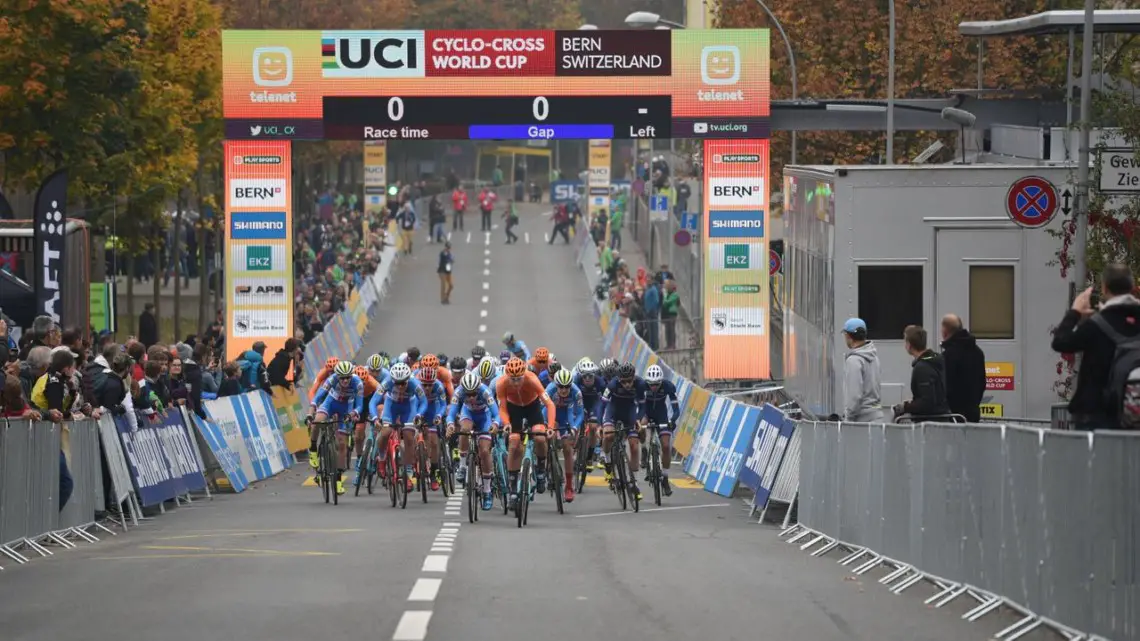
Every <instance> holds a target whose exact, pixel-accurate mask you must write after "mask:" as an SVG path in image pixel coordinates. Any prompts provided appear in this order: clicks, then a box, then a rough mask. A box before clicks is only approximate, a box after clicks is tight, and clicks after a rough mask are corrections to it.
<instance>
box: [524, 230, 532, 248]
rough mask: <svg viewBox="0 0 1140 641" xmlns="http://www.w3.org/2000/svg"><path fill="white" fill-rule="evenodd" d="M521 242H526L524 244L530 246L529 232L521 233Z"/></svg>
mask: <svg viewBox="0 0 1140 641" xmlns="http://www.w3.org/2000/svg"><path fill="white" fill-rule="evenodd" d="M523 240H525V241H526V244H528V245H529V244H530V232H529V231H524V232H523Z"/></svg>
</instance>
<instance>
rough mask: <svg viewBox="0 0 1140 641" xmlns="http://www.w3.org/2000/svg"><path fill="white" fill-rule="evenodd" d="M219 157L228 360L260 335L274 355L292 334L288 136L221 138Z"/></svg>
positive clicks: (244, 350)
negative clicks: (223, 208)
mask: <svg viewBox="0 0 1140 641" xmlns="http://www.w3.org/2000/svg"><path fill="white" fill-rule="evenodd" d="M256 129H261V127H260V126H256ZM224 158H225V170H226V225H225V228H226V231H225V244H226V246H225V254H226V256H227V260H228V261H229V264H228V265H226V270H225V271H226V314H227V319H226V360H236V359H237V358H238V357H239V356H240V355H241V354H243V353H244V352H246V351H247V350H249V349H250V347H252V346H253V344H254V343H255V342H257V341H263V342H264V343H265V344H266V346H267V347H268V353H270V354H275V353H276V352H277V350H278V349H281V347H282V346H283V345H284V344H285V339H287V338H289V337H291V336H292V335H293V278H292V268H293V224H292V218H293V217H292V185H291V182H292V181H291V176H290V172H291V167H292V162H291V156H290V146H289V142H288V141H270V140H249V141H226V143H225V151H224Z"/></svg>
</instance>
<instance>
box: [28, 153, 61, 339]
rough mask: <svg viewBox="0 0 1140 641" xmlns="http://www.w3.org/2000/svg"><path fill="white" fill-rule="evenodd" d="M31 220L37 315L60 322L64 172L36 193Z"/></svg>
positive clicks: (59, 173)
mask: <svg viewBox="0 0 1140 641" xmlns="http://www.w3.org/2000/svg"><path fill="white" fill-rule="evenodd" d="M35 208H36V209H35V212H34V218H33V220H32V243H33V252H32V253H33V256H34V258H33V260H34V261H35V265H34V270H35V279H34V281H35V286H36V315H37V316H39V315H40V314H46V315H48V316H51V317H52V320H54V321H55V322H57V323H59V324H60V325H63V324H65V323H66V322H67V321H68V320H70V319H64V318H62V316H61V315H62V313H63V273H64V272H63V264H64V260H66V257H65V256H64V248H65V245H66V243H65V242H64V231H65V229H66V227H67V171H66V170H64V169H61V170H59V171H57V172H55V173H54V174H52V175H50V176H48V177H47V179H46V180H44V182H43V184H42V185H40V190H39V192H37V193H36V203H35Z"/></svg>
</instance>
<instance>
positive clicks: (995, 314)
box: [969, 265, 1014, 340]
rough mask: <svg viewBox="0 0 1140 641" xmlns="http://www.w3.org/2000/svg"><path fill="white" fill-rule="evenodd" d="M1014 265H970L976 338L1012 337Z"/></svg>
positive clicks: (972, 313) (971, 304) (972, 311)
mask: <svg viewBox="0 0 1140 641" xmlns="http://www.w3.org/2000/svg"><path fill="white" fill-rule="evenodd" d="M1013 305H1014V271H1013V265H970V320H969V323H970V325H969V330H970V333H971V334H973V335H974V336H975V337H976V338H986V339H990V340H994V339H1007V340H1008V339H1012V338H1013V334H1014V332H1013V323H1014V318H1013Z"/></svg>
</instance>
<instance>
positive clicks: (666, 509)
mask: <svg viewBox="0 0 1140 641" xmlns="http://www.w3.org/2000/svg"><path fill="white" fill-rule="evenodd" d="M729 505H731V503H706V504H704V505H678V506H676V507H654V508H650V509H648V510H642V511H641V512H642V513H645V512H669V511H671V510H695V509H697V508H701V507H727V506H729ZM618 514H635V512H633V511H631V510H627V511H625V512H602V513H601V514H577V515H575V516H574V518H576V519H589V518H593V517H595V516H617V515H618Z"/></svg>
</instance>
